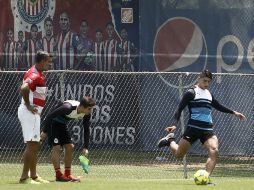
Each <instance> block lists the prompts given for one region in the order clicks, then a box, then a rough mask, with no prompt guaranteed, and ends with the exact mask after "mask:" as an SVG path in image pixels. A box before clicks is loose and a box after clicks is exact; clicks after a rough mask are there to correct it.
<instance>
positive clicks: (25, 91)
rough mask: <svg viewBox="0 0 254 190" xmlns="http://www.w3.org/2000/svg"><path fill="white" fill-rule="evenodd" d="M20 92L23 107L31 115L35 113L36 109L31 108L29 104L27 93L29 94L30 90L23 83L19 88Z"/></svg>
mask: <svg viewBox="0 0 254 190" xmlns="http://www.w3.org/2000/svg"><path fill="white" fill-rule="evenodd" d="M20 91H21V95H22V97H23V99H24V101H25V105H26V107H27V109H28V110H29V111H30V112H32V113H33V114H35V113H37V111H38V110H37V109H36V107H34V106H32V105H31V104H30V102H29V92H30V88H29V86H28V84H27V83H23V84H22V86H21V88H20Z"/></svg>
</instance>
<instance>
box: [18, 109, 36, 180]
mask: <svg viewBox="0 0 254 190" xmlns="http://www.w3.org/2000/svg"><path fill="white" fill-rule="evenodd" d="M18 118H19V121H20V123H21V127H22V134H23V138H24V142H25V143H26V148H25V151H24V154H23V162H24V166H23V171H22V174H21V178H20V182H21V183H23V182H24V181H25V180H26V179H28V177H29V176H28V172H29V170H30V175H31V177H34V178H35V177H36V164H37V154H38V150H39V141H40V116H39V115H38V114H32V113H31V112H30V111H29V110H27V108H26V106H25V105H20V106H19V108H18Z"/></svg>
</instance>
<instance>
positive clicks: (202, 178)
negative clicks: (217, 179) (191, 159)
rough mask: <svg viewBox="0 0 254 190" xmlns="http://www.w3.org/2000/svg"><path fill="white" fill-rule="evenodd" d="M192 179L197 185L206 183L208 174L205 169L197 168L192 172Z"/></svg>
mask: <svg viewBox="0 0 254 190" xmlns="http://www.w3.org/2000/svg"><path fill="white" fill-rule="evenodd" d="M194 181H195V183H196V184H197V185H207V184H208V182H209V174H208V172H207V171H205V170H198V171H197V172H196V173H195V174H194Z"/></svg>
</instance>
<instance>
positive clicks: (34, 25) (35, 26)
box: [30, 24, 38, 30]
mask: <svg viewBox="0 0 254 190" xmlns="http://www.w3.org/2000/svg"><path fill="white" fill-rule="evenodd" d="M32 28H37V30H38V26H37V25H36V24H32V25H31V27H30V30H31V29H32Z"/></svg>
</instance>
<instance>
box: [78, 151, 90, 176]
mask: <svg viewBox="0 0 254 190" xmlns="http://www.w3.org/2000/svg"><path fill="white" fill-rule="evenodd" d="M79 161H80V164H81V166H82V168H83V170H84V172H85V173H86V174H88V171H89V160H88V158H87V157H85V156H82V155H81V156H79Z"/></svg>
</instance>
